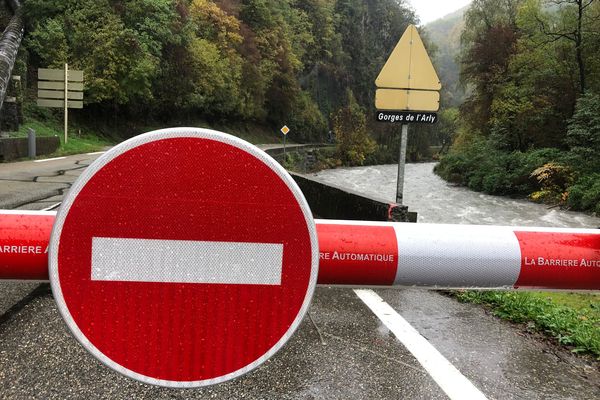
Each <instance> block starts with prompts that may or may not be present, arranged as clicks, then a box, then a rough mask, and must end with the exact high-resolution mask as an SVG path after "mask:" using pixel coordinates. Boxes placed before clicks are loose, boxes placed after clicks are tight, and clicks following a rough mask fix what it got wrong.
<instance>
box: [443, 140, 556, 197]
mask: <svg viewBox="0 0 600 400" xmlns="http://www.w3.org/2000/svg"><path fill="white" fill-rule="evenodd" d="M562 158H563V157H562V155H561V152H560V151H559V150H558V149H539V150H533V151H529V152H525V153H523V152H520V151H514V152H505V151H501V150H498V149H497V148H496V147H495V146H494V144H493V143H492V142H491V141H489V140H483V139H478V140H472V141H471V142H469V144H468V145H464V144H463V146H461V147H460V150H458V151H457V150H452V151H451V152H450V153H449V154H448V155H446V156H444V157H443V158H442V160H441V161H440V163H439V164H438V166H437V167H436V169H435V171H436V173H437V174H438V175H440V176H441V177H442V178H444V179H446V180H448V181H450V182H454V183H458V184H461V185H464V186H468V187H469V188H470V189H472V190H476V191H480V192H485V193H489V194H496V195H521V196H526V195H529V194H530V193H531V192H534V191H537V190H539V189H541V185H540V183H539V182H538V181H537V180H536V179H535V178H534V177H532V176H531V173H532V172H533V171H534V170H536V169H537V168H540V167H541V166H543V165H545V164H547V163H550V162H558V163H560V162H561V160H562Z"/></svg>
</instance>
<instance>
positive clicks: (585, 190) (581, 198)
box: [568, 173, 600, 215]
mask: <svg viewBox="0 0 600 400" xmlns="http://www.w3.org/2000/svg"><path fill="white" fill-rule="evenodd" d="M568 205H569V207H571V208H572V209H574V210H591V211H594V212H595V213H596V214H598V215H600V173H591V174H589V175H584V176H582V177H580V178H579V179H578V180H577V181H576V182H575V184H574V185H573V186H571V188H570V189H569V198H568Z"/></svg>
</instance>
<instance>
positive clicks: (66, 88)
mask: <svg viewBox="0 0 600 400" xmlns="http://www.w3.org/2000/svg"><path fill="white" fill-rule="evenodd" d="M68 93H69V64H67V63H65V144H67V140H68V137H67V131H68V126H69V107H68V105H69V103H68V101H69V97H68Z"/></svg>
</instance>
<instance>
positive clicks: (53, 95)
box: [38, 90, 83, 100]
mask: <svg viewBox="0 0 600 400" xmlns="http://www.w3.org/2000/svg"><path fill="white" fill-rule="evenodd" d="M67 96H68V97H69V99H70V100H83V92H71V91H70V90H69V91H68V93H67ZM38 97H39V98H41V99H64V98H65V91H64V90H38Z"/></svg>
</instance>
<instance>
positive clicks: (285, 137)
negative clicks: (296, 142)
mask: <svg viewBox="0 0 600 400" xmlns="http://www.w3.org/2000/svg"><path fill="white" fill-rule="evenodd" d="M286 139H287V135H286V134H285V133H284V134H283V161H284V162H285V160H286V158H285V141H286Z"/></svg>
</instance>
